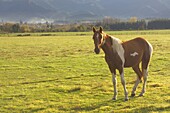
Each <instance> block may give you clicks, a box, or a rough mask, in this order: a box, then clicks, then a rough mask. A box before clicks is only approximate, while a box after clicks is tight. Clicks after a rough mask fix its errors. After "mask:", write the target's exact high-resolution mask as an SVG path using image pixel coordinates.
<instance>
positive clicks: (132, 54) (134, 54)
mask: <svg viewBox="0 0 170 113" xmlns="http://www.w3.org/2000/svg"><path fill="white" fill-rule="evenodd" d="M138 55H139V54H138V53H137V52H134V53H131V54H130V56H132V57H135V56H138Z"/></svg>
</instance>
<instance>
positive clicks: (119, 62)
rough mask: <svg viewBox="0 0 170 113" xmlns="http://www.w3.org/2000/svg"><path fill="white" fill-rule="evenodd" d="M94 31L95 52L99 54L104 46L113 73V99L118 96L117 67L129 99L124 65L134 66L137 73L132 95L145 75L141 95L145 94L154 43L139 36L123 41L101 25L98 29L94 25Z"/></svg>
mask: <svg viewBox="0 0 170 113" xmlns="http://www.w3.org/2000/svg"><path fill="white" fill-rule="evenodd" d="M93 32H94V35H93V40H94V45H95V49H94V52H95V53H96V54H99V53H100V48H102V50H103V51H104V53H105V60H106V62H107V64H108V67H109V69H110V71H111V73H112V81H113V86H114V96H113V100H116V98H117V87H116V85H117V79H116V69H117V70H118V71H119V73H120V77H121V83H122V85H123V88H124V94H125V101H127V100H128V92H127V89H126V84H125V79H124V67H132V68H133V70H134V71H135V73H136V74H137V79H136V82H135V85H134V87H133V89H132V94H131V96H132V97H134V96H135V92H136V88H137V86H138V84H139V83H140V81H141V78H142V77H143V80H144V83H143V88H142V92H141V93H140V95H139V96H143V95H144V93H145V90H146V82H147V75H148V66H149V62H150V59H151V56H152V51H153V48H152V45H151V44H150V43H149V42H148V41H146V40H145V39H143V38H139V37H138V38H135V39H132V40H129V41H126V42H122V41H121V40H120V39H118V38H115V37H113V36H110V35H107V34H105V33H104V32H103V29H102V27H100V29H99V30H96V29H95V28H94V27H93ZM140 62H142V63H141V64H142V66H141V68H142V69H140V68H139V64H140Z"/></svg>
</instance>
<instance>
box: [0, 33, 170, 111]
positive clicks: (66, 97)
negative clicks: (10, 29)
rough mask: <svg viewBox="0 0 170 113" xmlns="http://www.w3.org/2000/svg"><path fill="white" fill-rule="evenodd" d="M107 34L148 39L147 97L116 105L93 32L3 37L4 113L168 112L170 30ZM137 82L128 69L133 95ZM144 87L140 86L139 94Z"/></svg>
mask: <svg viewBox="0 0 170 113" xmlns="http://www.w3.org/2000/svg"><path fill="white" fill-rule="evenodd" d="M132 32H140V31H121V32H107V33H109V34H112V35H114V36H115V37H118V38H120V39H122V40H128V39H132V38H135V37H139V36H140V37H144V38H146V39H147V40H149V41H150V43H151V44H152V45H153V48H154V53H153V57H152V61H151V64H150V70H149V78H148V84H147V91H146V94H145V96H144V97H137V96H136V97H134V98H130V100H129V101H128V102H124V93H123V87H122V85H121V83H120V77H119V76H118V77H117V79H118V100H117V101H112V100H111V98H112V96H113V87H112V80H111V74H110V72H109V69H108V67H107V64H106V63H105V60H104V53H103V52H101V54H99V55H95V54H94V53H93V48H94V47H93V41H92V36H91V34H92V32H89V33H84V35H82V33H78V35H77V33H75V34H74V33H71V34H69V33H65V34H66V35H64V34H57V33H55V34H56V35H55V36H40V35H35V34H33V35H32V34H31V35H32V36H25V37H18V36H16V34H12V35H11V34H10V35H9V37H8V36H2V37H0V112H144V113H146V112H170V90H169V89H170V84H169V80H170V71H169V67H170V45H169V42H170V38H169V37H170V33H167V32H169V31H167V30H165V31H150V32H152V33H150V32H149V31H141V32H146V34H142V33H137V34H136V33H132ZM135 78H136V75H135V73H134V72H133V71H132V69H130V68H129V69H125V79H126V83H127V89H128V92H129V96H130V93H131V90H132V87H133V85H134V80H135ZM141 89H142V84H139V87H138V89H137V94H139V93H140V91H141Z"/></svg>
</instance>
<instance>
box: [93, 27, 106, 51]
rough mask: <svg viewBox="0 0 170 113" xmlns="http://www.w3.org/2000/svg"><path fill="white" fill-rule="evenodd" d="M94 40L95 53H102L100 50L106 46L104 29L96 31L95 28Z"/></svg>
mask: <svg viewBox="0 0 170 113" xmlns="http://www.w3.org/2000/svg"><path fill="white" fill-rule="evenodd" d="M93 33H94V34H93V40H94V45H95V49H94V52H95V53H96V54H99V53H100V48H101V47H102V45H103V44H104V35H105V34H104V33H103V28H102V27H100V29H99V30H96V28H95V27H93Z"/></svg>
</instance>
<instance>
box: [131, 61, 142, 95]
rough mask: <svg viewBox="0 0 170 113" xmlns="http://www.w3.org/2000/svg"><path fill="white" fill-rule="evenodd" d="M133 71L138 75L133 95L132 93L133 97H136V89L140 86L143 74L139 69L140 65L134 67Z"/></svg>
mask: <svg viewBox="0 0 170 113" xmlns="http://www.w3.org/2000/svg"><path fill="white" fill-rule="evenodd" d="M133 70H134V71H135V73H136V74H137V77H136V81H135V85H134V86H133V89H132V93H131V97H134V96H135V93H136V88H137V86H138V84H139V83H140V81H141V80H140V79H141V77H142V72H141V70H140V69H139V64H138V65H136V66H135V67H133Z"/></svg>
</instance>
